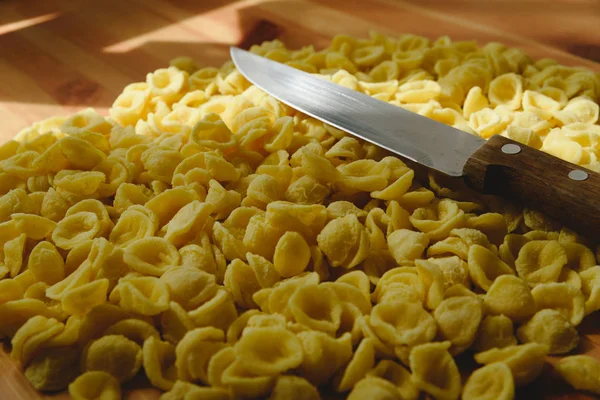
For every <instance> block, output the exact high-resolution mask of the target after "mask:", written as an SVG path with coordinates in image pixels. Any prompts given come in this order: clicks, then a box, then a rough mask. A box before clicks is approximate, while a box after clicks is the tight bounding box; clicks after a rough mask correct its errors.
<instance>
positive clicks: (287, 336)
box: [234, 327, 303, 376]
mask: <svg viewBox="0 0 600 400" xmlns="http://www.w3.org/2000/svg"><path fill="white" fill-rule="evenodd" d="M234 349H235V353H236V359H237V360H238V361H239V362H240V364H241V365H242V366H243V367H244V368H246V369H247V370H251V371H253V372H254V373H256V374H259V375H268V376H276V375H279V374H282V373H284V372H285V371H287V370H289V369H291V368H296V367H298V366H300V365H301V364H302V361H303V350H302V345H301V341H300V340H298V338H297V337H296V336H295V335H294V334H293V333H291V332H289V331H287V330H285V329H282V328H277V327H272V328H267V327H265V328H252V329H249V330H247V331H245V332H244V333H243V334H242V337H241V338H240V340H239V341H238V342H237V343H236V344H235V346H234Z"/></svg>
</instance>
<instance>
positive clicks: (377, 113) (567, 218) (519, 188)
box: [230, 47, 600, 239]
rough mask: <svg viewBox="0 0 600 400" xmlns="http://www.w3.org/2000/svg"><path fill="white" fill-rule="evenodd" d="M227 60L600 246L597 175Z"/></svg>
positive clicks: (275, 90)
mask: <svg viewBox="0 0 600 400" xmlns="http://www.w3.org/2000/svg"><path fill="white" fill-rule="evenodd" d="M230 53H231V58H232V60H233V63H234V64H235V66H236V68H237V69H238V71H239V72H240V73H241V74H242V75H243V76H244V77H245V78H246V79H247V80H248V81H250V82H251V83H253V84H254V85H255V86H257V87H259V88H260V89H262V90H263V91H265V92H266V93H268V94H269V95H271V96H273V97H274V98H276V99H278V100H279V101H281V102H283V103H285V104H287V105H289V106H290V107H292V108H294V109H297V110H298V111H300V112H302V113H304V114H306V115H309V116H311V117H313V118H316V119H318V120H320V121H322V122H324V123H327V124H329V125H331V126H333V127H336V128H338V129H340V130H343V131H345V132H348V133H350V134H351V135H354V136H356V137H359V138H361V139H363V140H366V141H368V142H370V143H373V144H376V145H378V146H380V147H383V148H385V149H387V150H389V151H391V152H393V153H395V154H397V155H399V156H400V157H401V158H404V159H408V160H411V161H414V162H416V163H418V164H420V165H423V166H425V167H427V168H429V169H433V170H436V171H439V172H441V173H443V174H445V175H448V176H451V177H461V178H463V179H464V180H465V182H466V183H467V185H468V186H470V187H471V188H473V189H475V190H479V191H480V192H483V193H486V194H494V195H500V196H504V197H508V198H510V199H511V200H516V201H519V202H521V203H523V204H525V205H526V206H530V207H533V208H536V209H539V210H540V211H542V212H544V213H546V214H547V215H549V216H550V217H553V218H555V219H557V220H559V221H561V222H562V223H563V224H565V225H566V226H568V227H571V228H573V229H576V230H578V231H579V232H581V233H582V234H586V235H590V236H591V237H593V238H598V239H600V174H598V173H595V172H593V171H591V170H587V169H585V168H582V167H580V166H577V165H574V164H571V163H568V162H566V161H563V160H561V159H559V158H557V157H554V156H552V155H550V154H547V153H544V152H542V151H539V150H536V149H534V148H531V147H528V146H525V145H523V144H521V143H518V142H515V141H513V140H510V139H508V138H505V137H503V136H500V135H496V136H494V137H492V138H491V139H489V140H487V141H486V140H484V139H482V138H480V137H478V136H475V135H472V134H470V133H467V132H464V131H461V130H459V129H456V128H453V127H451V126H449V125H446V124H443V123H441V122H437V121H435V120H433V119H430V118H427V117H425V116H421V115H419V114H417V113H414V112H411V111H408V110H405V109H403V108H402V107H398V106H396V105H393V104H390V103H387V102H384V101H381V100H378V99H376V98H373V97H371V96H368V95H366V94H363V93H360V92H358V91H355V90H352V89H349V88H346V87H343V86H341V85H338V84H336V83H333V82H330V81H328V80H325V79H322V78H320V77H317V76H314V75H313V74H310V73H307V72H304V71H300V70H298V69H295V68H292V67H290V66H287V65H285V64H282V63H279V62H276V61H272V60H269V59H267V58H265V57H261V56H259V55H256V54H253V53H251V52H248V51H245V50H242V49H239V48H236V47H232V48H231V51H230ZM549 180H551V182H552V183H550V182H549Z"/></svg>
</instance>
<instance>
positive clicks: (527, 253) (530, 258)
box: [515, 240, 567, 286]
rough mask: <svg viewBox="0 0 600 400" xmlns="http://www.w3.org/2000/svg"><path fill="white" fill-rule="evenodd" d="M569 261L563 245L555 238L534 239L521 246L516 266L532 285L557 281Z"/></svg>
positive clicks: (521, 275)
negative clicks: (548, 239) (546, 239)
mask: <svg viewBox="0 0 600 400" xmlns="http://www.w3.org/2000/svg"><path fill="white" fill-rule="evenodd" d="M566 263H567V255H566V253H565V251H564V249H563V247H562V246H561V245H560V244H559V243H558V242H557V241H554V240H550V241H545V240H533V241H530V242H528V243H526V244H525V245H523V247H521V250H520V251H519V256H518V258H517V259H516V261H515V266H516V269H517V272H518V274H519V276H520V277H521V278H523V279H525V281H527V283H528V284H529V285H530V286H535V285H537V284H541V283H549V282H556V281H557V280H558V277H559V276H560V273H561V271H562V268H563V267H564V265H565V264H566Z"/></svg>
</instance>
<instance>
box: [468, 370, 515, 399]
mask: <svg viewBox="0 0 600 400" xmlns="http://www.w3.org/2000/svg"><path fill="white" fill-rule="evenodd" d="M514 397H515V384H514V382H513V377H512V372H511V370H510V368H509V367H508V366H507V365H506V364H504V363H502V362H497V363H492V364H488V365H486V366H485V367H481V368H479V369H477V370H475V372H473V373H472V374H471V376H469V379H467V382H465V386H464V387H463V392H462V398H463V399H464V400H475V399H477V400H496V399H497V400H512V399H513V398H514Z"/></svg>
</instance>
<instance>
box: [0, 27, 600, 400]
mask: <svg viewBox="0 0 600 400" xmlns="http://www.w3.org/2000/svg"><path fill="white" fill-rule="evenodd" d="M250 51H251V52H254V53H256V54H259V55H262V56H264V57H267V58H269V59H271V60H274V61H276V62H280V63H284V64H287V65H289V66H291V67H293V68H297V69H300V70H303V71H306V72H308V73H310V74H313V75H314V76H316V77H318V78H320V79H324V80H327V81H330V82H333V83H334V84H338V85H341V86H344V87H346V88H349V89H351V90H355V91H358V92H361V93H364V94H366V95H368V96H371V97H374V98H376V99H378V100H380V101H383V102H387V103H389V104H392V105H394V106H397V107H401V108H404V109H405V110H408V111H410V112H415V113H417V114H420V115H421V116H423V117H426V118H430V119H433V120H435V121H438V122H440V123H443V124H446V125H449V126H452V127H454V128H456V129H460V130H463V131H465V132H467V133H468V134H472V135H477V136H480V137H482V138H484V139H488V138H490V137H492V136H494V135H503V136H506V137H508V138H511V139H513V140H516V141H518V142H520V143H523V144H525V145H527V146H531V147H534V148H536V149H539V150H541V151H544V152H547V153H550V154H553V155H555V156H558V157H560V158H562V159H565V160H567V161H570V162H572V163H576V164H579V165H581V166H582V167H584V168H589V169H591V170H598V171H600V160H598V157H599V156H600V152H599V151H600V147H599V146H600V128H599V127H598V114H599V111H598V110H599V107H598V104H597V101H598V98H599V96H600V79H598V76H596V75H595V74H593V73H592V72H590V71H587V70H585V69H583V68H575V67H565V66H560V65H558V64H557V63H556V62H555V61H553V60H538V61H534V60H533V59H531V58H530V57H528V56H527V55H526V54H525V53H523V52H522V51H521V50H518V49H514V48H508V47H506V46H504V45H501V44H499V43H488V44H487V45H485V46H483V47H479V46H478V45H477V44H476V43H475V42H474V41H453V40H452V39H451V38H450V37H447V36H444V37H441V38H438V39H436V40H430V39H427V38H423V37H419V36H415V35H401V36H399V37H391V36H386V35H382V34H380V33H376V32H373V33H371V34H370V35H369V36H368V37H367V38H354V37H351V36H346V35H339V36H336V37H335V38H334V39H333V40H332V42H331V44H330V45H329V46H328V47H327V48H324V49H315V48H314V47H313V46H305V47H303V48H300V49H288V48H286V46H285V45H284V43H283V42H281V41H279V40H274V41H269V42H264V43H262V44H260V45H254V46H252V47H251V49H250ZM415 172H416V171H414V170H413V169H412V168H411V167H409V166H408V165H407V164H405V163H404V162H403V161H401V160H400V159H399V158H397V157H395V156H393V155H390V154H389V153H388V152H386V151H385V150H383V149H381V148H379V147H377V146H376V145H373V144H370V143H366V142H364V141H362V140H360V139H358V138H355V137H353V136H351V135H348V134H347V133H346V132H343V131H341V130H339V129H337V128H334V127H333V126H330V125H328V124H325V123H323V122H321V121H319V120H317V119H315V118H312V117H309V116H307V115H305V114H303V113H301V112H298V111H297V110H294V109H293V108H291V107H289V106H287V105H284V104H283V103H281V102H279V101H278V100H276V99H275V98H274V97H272V96H270V95H269V94H267V93H266V92H264V91H262V90H260V89H259V88H258V87H256V86H254V85H252V84H251V83H250V82H248V81H247V80H246V79H245V78H244V76H243V75H242V74H241V73H240V72H239V71H238V70H237V69H236V67H235V65H234V64H233V63H232V62H231V61H228V62H226V63H224V64H223V65H222V66H221V67H220V68H213V67H203V68H201V69H199V68H198V66H197V65H196V64H195V63H194V61H193V60H192V59H190V58H189V57H178V58H176V59H174V60H172V61H171V63H170V65H169V66H165V68H160V69H158V70H156V71H154V72H151V73H149V74H148V75H147V77H146V81H145V82H138V83H133V84H131V85H128V86H127V87H125V88H124V90H123V92H122V94H120V95H119V96H118V97H117V98H116V99H115V101H114V103H113V104H112V106H111V107H110V109H109V110H108V115H107V116H102V115H100V114H99V113H98V112H96V111H94V110H93V109H84V110H81V111H79V112H77V113H75V114H73V115H70V116H65V117H52V118H49V119H47V120H45V121H41V122H37V123H34V124H33V125H32V126H30V127H28V128H25V129H23V130H22V131H21V132H19V134H18V135H17V136H16V137H15V139H14V140H11V141H8V142H7V143H5V144H4V145H2V146H0V337H2V338H6V339H7V340H10V341H11V344H12V348H11V357H12V358H13V359H14V360H15V361H17V362H18V363H19V364H20V366H21V367H22V369H23V371H24V375H25V377H26V378H27V379H28V380H29V382H30V383H31V384H32V385H33V387H34V388H36V389H38V390H41V391H57V390H64V389H65V388H67V387H68V388H69V392H70V394H71V397H73V398H74V399H86V400H87V399H103V400H110V399H118V398H121V386H120V385H121V383H123V382H125V381H128V380H130V379H132V378H133V376H134V375H138V373H139V372H142V373H143V374H144V375H145V376H146V378H147V379H148V381H149V382H150V384H151V385H152V386H154V387H157V388H159V389H161V390H162V391H164V392H165V393H163V394H162V395H161V399H164V400H176V399H177V400H180V399H188V400H192V399H218V400H225V399H228V400H229V399H237V398H244V399H246V398H247V399H250V398H265V399H272V400H280V399H298V400H301V399H302V400H307V399H311V400H316V399H320V396H321V394H324V393H328V392H330V391H331V390H334V391H338V392H340V393H343V395H344V396H346V395H347V397H348V398H349V399H362V398H369V399H382V400H383V399H386V400H389V399H408V400H411V399H416V398H418V397H419V395H420V392H421V391H423V392H426V393H428V394H429V395H431V396H433V397H435V398H437V399H457V398H458V397H459V396H460V395H461V393H462V396H463V398H465V399H471V398H473V399H474V398H477V399H487V398H489V399H511V398H513V396H514V387H515V386H521V385H523V384H526V383H528V382H530V381H532V380H533V379H535V378H536V377H537V376H538V375H539V374H540V371H541V370H542V367H543V365H544V359H545V356H546V354H564V353H567V352H570V351H572V350H574V349H575V348H576V347H577V344H578V343H579V336H578V332H577V326H578V325H579V324H580V323H581V322H582V320H583V318H584V316H586V315H589V314H591V313H593V312H594V311H597V310H598V309H600V266H598V265H597V263H598V261H600V260H599V256H600V253H599V251H600V250H599V249H600V248H593V247H591V246H592V245H593V244H595V240H594V238H586V237H584V236H582V235H580V234H579V233H577V232H573V231H571V230H570V229H568V228H566V227H563V226H561V224H559V223H558V222H557V221H554V220H552V219H550V218H548V217H546V216H545V215H543V214H542V213H540V212H539V211H537V210H534V209H529V208H526V207H523V206H522V205H519V204H513V203H510V202H508V201H505V200H502V199H500V198H499V197H495V196H480V195H477V194H475V193H473V192H471V191H467V190H463V189H464V188H462V187H460V185H458V186H455V185H454V184H453V183H452V182H450V181H448V180H447V179H444V178H442V177H439V176H438V174H435V173H429V174H427V175H426V176H425V181H421V176H420V175H419V174H415ZM517 338H518V340H517ZM518 343H521V344H518ZM470 350H471V351H472V350H475V351H476V352H478V353H476V354H475V360H476V361H477V362H478V363H480V364H484V366H482V367H481V368H479V369H477V370H475V371H474V372H472V373H468V371H464V372H465V374H464V375H465V376H464V377H463V378H464V379H462V380H461V376H460V373H459V369H458V366H457V363H456V362H455V360H454V358H453V357H454V356H457V355H458V354H460V353H462V352H467V351H470ZM458 364H460V363H458ZM556 365H557V370H558V372H559V374H561V375H562V376H563V377H564V378H565V379H566V380H567V381H568V382H569V383H570V384H572V385H573V386H575V387H576V388H582V389H586V390H590V391H596V392H597V391H598V379H597V377H596V375H597V374H595V375H594V373H595V371H596V370H597V369H598V368H597V362H596V361H594V360H592V359H590V358H581V356H574V357H567V358H566V359H564V360H563V361H560V362H558V363H557V364H556ZM405 367H406V368H405ZM407 368H408V369H407ZM461 372H462V371H461ZM468 375H470V376H468ZM462 382H464V387H462ZM320 392H321V393H320Z"/></svg>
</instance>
